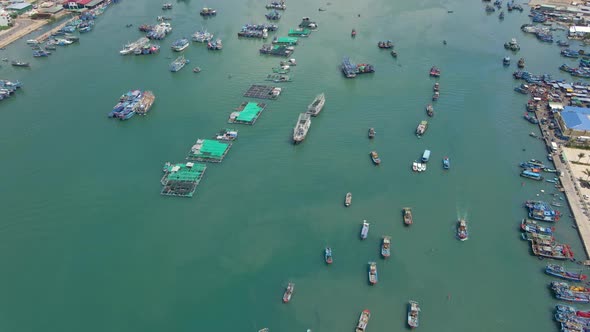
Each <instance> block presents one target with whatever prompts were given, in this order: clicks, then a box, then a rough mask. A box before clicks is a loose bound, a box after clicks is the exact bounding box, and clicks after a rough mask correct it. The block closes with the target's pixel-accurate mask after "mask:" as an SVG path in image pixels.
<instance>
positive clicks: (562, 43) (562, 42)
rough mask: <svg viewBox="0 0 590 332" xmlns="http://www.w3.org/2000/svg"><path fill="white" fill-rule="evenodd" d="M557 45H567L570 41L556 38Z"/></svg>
mask: <svg viewBox="0 0 590 332" xmlns="http://www.w3.org/2000/svg"><path fill="white" fill-rule="evenodd" d="M557 46H559V47H569V46H570V43H569V42H567V41H564V40H558V41H557Z"/></svg>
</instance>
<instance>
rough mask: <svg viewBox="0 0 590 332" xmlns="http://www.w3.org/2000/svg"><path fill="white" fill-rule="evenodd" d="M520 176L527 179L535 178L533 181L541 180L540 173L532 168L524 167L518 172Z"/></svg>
mask: <svg viewBox="0 0 590 332" xmlns="http://www.w3.org/2000/svg"><path fill="white" fill-rule="evenodd" d="M520 176H522V177H523V178H527V179H531V180H535V181H541V180H543V176H541V174H540V173H538V172H535V171H534V169H525V170H523V171H522V172H520Z"/></svg>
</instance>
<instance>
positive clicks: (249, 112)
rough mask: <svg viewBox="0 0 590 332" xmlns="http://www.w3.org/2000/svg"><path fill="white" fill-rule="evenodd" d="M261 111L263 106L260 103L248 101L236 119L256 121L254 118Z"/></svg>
mask: <svg viewBox="0 0 590 332" xmlns="http://www.w3.org/2000/svg"><path fill="white" fill-rule="evenodd" d="M261 111H262V107H260V106H258V104H256V103H248V104H247V105H246V106H245V107H244V110H242V111H241V112H240V114H239V115H238V117H237V118H236V120H238V121H246V122H251V121H254V119H256V117H257V116H258V114H260V112H261Z"/></svg>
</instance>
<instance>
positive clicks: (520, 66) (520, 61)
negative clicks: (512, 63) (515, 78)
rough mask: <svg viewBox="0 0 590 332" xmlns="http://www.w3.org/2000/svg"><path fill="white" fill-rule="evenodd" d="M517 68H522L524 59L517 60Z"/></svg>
mask: <svg viewBox="0 0 590 332" xmlns="http://www.w3.org/2000/svg"><path fill="white" fill-rule="evenodd" d="M517 66H518V68H524V58H520V59H518V64H517Z"/></svg>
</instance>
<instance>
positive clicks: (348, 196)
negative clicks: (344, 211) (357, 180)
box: [344, 193, 352, 207]
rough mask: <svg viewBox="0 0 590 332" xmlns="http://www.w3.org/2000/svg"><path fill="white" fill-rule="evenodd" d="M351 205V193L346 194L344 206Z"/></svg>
mask: <svg viewBox="0 0 590 332" xmlns="http://www.w3.org/2000/svg"><path fill="white" fill-rule="evenodd" d="M350 204H352V193H346V197H345V198H344V206H347V207H348V206H350Z"/></svg>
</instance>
